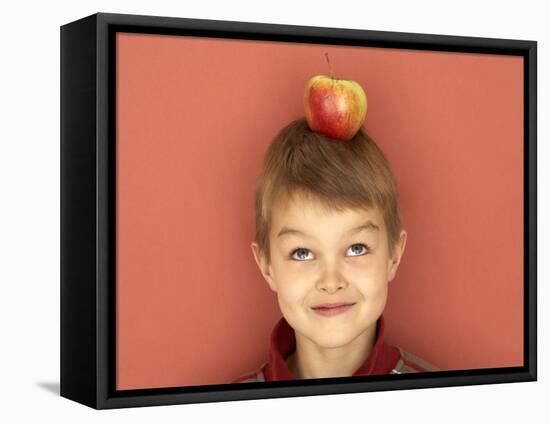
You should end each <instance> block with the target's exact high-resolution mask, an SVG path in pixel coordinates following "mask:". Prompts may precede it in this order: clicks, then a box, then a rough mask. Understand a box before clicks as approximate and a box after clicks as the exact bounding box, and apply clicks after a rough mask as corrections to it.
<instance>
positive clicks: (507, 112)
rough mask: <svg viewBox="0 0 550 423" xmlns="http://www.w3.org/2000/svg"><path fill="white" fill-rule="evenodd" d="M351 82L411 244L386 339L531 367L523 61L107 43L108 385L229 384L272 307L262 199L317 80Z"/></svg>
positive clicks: (263, 346) (174, 42) (457, 358)
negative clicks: (257, 252) (112, 144)
mask: <svg viewBox="0 0 550 423" xmlns="http://www.w3.org/2000/svg"><path fill="white" fill-rule="evenodd" d="M325 52H328V53H329V55H330V59H331V63H332V67H333V69H334V73H335V76H337V77H341V78H346V79H352V80H355V81H357V82H358V83H359V84H361V86H362V87H363V88H364V89H365V92H366V94H367V98H368V109H367V117H366V120H365V123H364V128H365V130H366V132H367V133H368V134H369V135H370V136H371V137H372V138H373V139H374V140H375V141H376V143H377V144H378V145H379V146H380V147H381V148H382V150H383V151H384V152H385V154H386V155H387V157H388V159H389V160H390V163H391V165H392V168H393V171H394V173H395V176H396V178H397V183H398V186H399V192H400V200H401V212H402V218H403V228H404V229H406V230H407V232H408V240H407V246H406V250H405V254H404V256H403V259H402V261H401V264H400V267H399V270H398V273H397V276H396V278H395V280H394V281H392V282H391V284H390V292H389V299H388V304H387V307H386V311H385V313H384V316H385V318H386V321H387V327H388V340H389V342H392V343H396V344H399V345H400V346H402V347H404V348H405V349H407V350H409V351H410V352H412V353H413V354H415V355H418V356H420V357H421V358H423V359H425V360H426V361H429V362H431V363H433V364H434V365H436V366H438V367H440V368H442V369H473V368H490V367H507V366H521V365H523V59H522V58H520V57H512V56H498V55H484V54H465V53H446V52H427V51H415V50H403V49H386V48H384V49H382V48H365V47H347V46H332V45H312V44H300V43H282V42H264V41H248V40H247V41H241V40H223V39H215V38H202V37H187V36H167V35H146V34H124V33H119V34H118V35H117V83H116V87H117V88H116V89H117V94H116V95H117V122H116V124H117V134H116V143H117V193H118V194H117V217H116V218H117V228H116V230H117V273H116V278H117V281H116V283H117V285H116V289H117V302H116V310H117V315H116V325H117V337H116V341H117V356H116V360H117V364H116V367H117V389H138V388H156V387H171V386H188V385H202V384H217V383H228V382H229V381H230V380H232V379H234V378H235V377H236V376H238V375H240V374H242V373H244V372H246V371H249V370H252V369H254V368H255V367H256V366H258V365H260V364H261V363H262V362H263V361H264V360H265V359H266V358H267V353H268V347H269V336H270V333H271V329H272V328H273V326H274V324H275V323H276V322H277V320H278V319H279V318H280V316H281V314H280V311H279V309H278V306H277V300H276V296H275V293H273V292H272V291H271V290H270V289H269V288H268V286H267V283H266V282H265V281H264V279H263V278H262V276H261V274H260V271H259V269H258V268H257V267H256V264H255V262H254V259H253V256H252V252H251V250H250V247H249V244H250V242H251V241H252V240H253V237H254V188H255V182H256V178H257V176H258V174H259V172H260V168H261V163H262V158H263V154H264V152H265V150H266V149H267V147H268V145H269V143H270V141H271V140H272V139H273V137H274V136H275V135H276V133H277V132H278V131H279V130H280V129H281V128H282V127H284V126H285V125H286V124H288V123H289V122H290V121H291V120H294V119H296V118H298V117H300V116H303V115H304V111H303V106H302V95H303V89H304V86H305V84H306V83H307V81H308V80H309V78H310V77H311V76H313V75H317V74H328V68H327V65H326V61H325V56H324V53H325Z"/></svg>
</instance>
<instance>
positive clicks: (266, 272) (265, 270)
mask: <svg viewBox="0 0 550 423" xmlns="http://www.w3.org/2000/svg"><path fill="white" fill-rule="evenodd" d="M250 248H251V249H252V254H253V255H254V260H256V264H257V265H258V267H259V268H260V272H262V276H263V277H264V279H265V281H266V282H267V284H268V285H269V287H270V288H271V290H272V291H273V292H277V289H276V287H275V283H274V282H273V276H272V272H273V271H272V269H271V263H269V260H267V258H266V257H265V254H264V253H263V252H262V251H261V250H260V246H259V245H258V243H257V242H252V244H250Z"/></svg>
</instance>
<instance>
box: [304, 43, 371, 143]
mask: <svg viewBox="0 0 550 423" xmlns="http://www.w3.org/2000/svg"><path fill="white" fill-rule="evenodd" d="M325 55H326V58H327V62H328V66H329V71H330V76H326V75H316V76H314V77H312V78H311V79H310V80H309V81H308V83H307V84H306V87H305V90H304V109H305V113H306V120H307V123H308V125H309V127H310V129H311V130H312V131H314V132H319V133H322V134H325V135H328V136H329V137H331V138H334V139H335V140H340V141H347V140H350V139H351V138H353V137H354V136H355V134H356V133H357V131H358V130H359V128H360V127H361V125H362V124H363V121H364V120H365V116H366V114H367V96H366V95H365V91H363V88H362V87H361V85H359V84H358V83H357V82H355V81H352V80H351V79H338V78H335V77H333V75H332V68H331V66H330V61H329V58H328V54H326V53H325Z"/></svg>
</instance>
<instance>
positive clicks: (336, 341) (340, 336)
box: [311, 330, 362, 348]
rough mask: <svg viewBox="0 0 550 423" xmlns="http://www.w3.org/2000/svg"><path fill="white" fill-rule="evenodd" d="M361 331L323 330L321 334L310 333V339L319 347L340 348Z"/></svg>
mask: <svg viewBox="0 0 550 423" xmlns="http://www.w3.org/2000/svg"><path fill="white" fill-rule="evenodd" d="M361 333H362V332H361V331H356V332H355V331H351V330H338V331H334V332H332V331H323V333H322V334H318V333H313V334H311V340H312V341H313V342H314V343H315V344H317V345H318V346H319V347H321V348H340V347H343V346H345V345H348V344H349V343H350V342H352V341H353V340H354V339H356V338H357V337H358V336H359V335H360V334H361Z"/></svg>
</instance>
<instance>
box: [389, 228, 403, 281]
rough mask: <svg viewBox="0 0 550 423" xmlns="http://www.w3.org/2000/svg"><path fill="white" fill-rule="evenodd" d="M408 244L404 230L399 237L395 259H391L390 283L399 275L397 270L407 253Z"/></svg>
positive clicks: (394, 254)
mask: <svg viewBox="0 0 550 423" xmlns="http://www.w3.org/2000/svg"><path fill="white" fill-rule="evenodd" d="M406 244H407V232H406V231H404V230H402V231H401V234H400V235H399V242H398V243H397V245H396V246H395V251H394V253H393V257H391V258H390V262H389V269H388V282H391V281H392V280H393V279H394V278H395V274H396V273H397V268H398V267H399V263H400V262H401V258H402V257H403V253H404V252H405V245H406Z"/></svg>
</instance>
